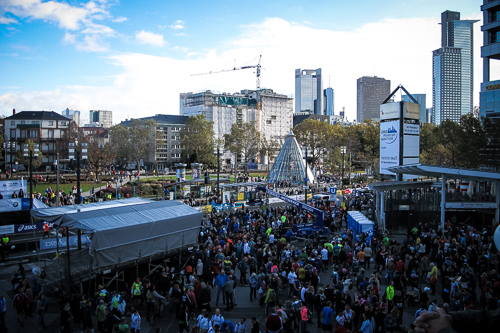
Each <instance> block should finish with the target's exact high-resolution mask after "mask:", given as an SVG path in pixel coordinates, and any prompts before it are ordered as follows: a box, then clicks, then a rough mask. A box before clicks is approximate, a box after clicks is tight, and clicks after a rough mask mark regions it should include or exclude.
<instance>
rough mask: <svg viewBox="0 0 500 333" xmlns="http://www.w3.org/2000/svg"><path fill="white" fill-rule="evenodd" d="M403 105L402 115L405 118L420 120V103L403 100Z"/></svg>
mask: <svg viewBox="0 0 500 333" xmlns="http://www.w3.org/2000/svg"><path fill="white" fill-rule="evenodd" d="M404 103H405V104H404V106H403V110H404V112H403V117H404V118H405V119H416V120H420V104H416V103H411V102H404Z"/></svg>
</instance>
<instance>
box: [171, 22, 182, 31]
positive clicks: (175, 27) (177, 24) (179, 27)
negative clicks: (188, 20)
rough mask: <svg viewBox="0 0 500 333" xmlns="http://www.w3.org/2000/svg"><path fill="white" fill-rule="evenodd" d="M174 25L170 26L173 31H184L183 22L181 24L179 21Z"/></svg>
mask: <svg viewBox="0 0 500 333" xmlns="http://www.w3.org/2000/svg"><path fill="white" fill-rule="evenodd" d="M175 23H176V24H172V25H171V26H170V28H172V29H174V30H181V29H184V26H183V24H184V22H182V21H181V20H178V21H176V22H175Z"/></svg>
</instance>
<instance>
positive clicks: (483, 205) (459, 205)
mask: <svg viewBox="0 0 500 333" xmlns="http://www.w3.org/2000/svg"><path fill="white" fill-rule="evenodd" d="M446 208H456V209H471V208H477V209H495V208H497V205H496V203H494V202H447V203H446Z"/></svg>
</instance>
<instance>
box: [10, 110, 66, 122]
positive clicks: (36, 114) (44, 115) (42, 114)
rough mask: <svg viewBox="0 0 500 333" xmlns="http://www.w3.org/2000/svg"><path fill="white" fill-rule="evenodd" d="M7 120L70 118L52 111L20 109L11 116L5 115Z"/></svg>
mask: <svg viewBox="0 0 500 333" xmlns="http://www.w3.org/2000/svg"><path fill="white" fill-rule="evenodd" d="M5 119H8V120H18V119H19V120H26V119H33V120H68V121H70V120H72V119H69V118H68V117H65V116H63V115H60V114H59V113H56V112H54V111H21V112H18V113H16V114H14V115H12V116H9V117H6V118H5Z"/></svg>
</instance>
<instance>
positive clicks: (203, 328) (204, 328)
mask: <svg viewBox="0 0 500 333" xmlns="http://www.w3.org/2000/svg"><path fill="white" fill-rule="evenodd" d="M200 316H201V315H200ZM198 327H199V328H200V333H208V330H210V328H211V327H212V322H211V321H210V319H208V312H205V313H204V314H203V317H202V318H200V319H199V320H198Z"/></svg>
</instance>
